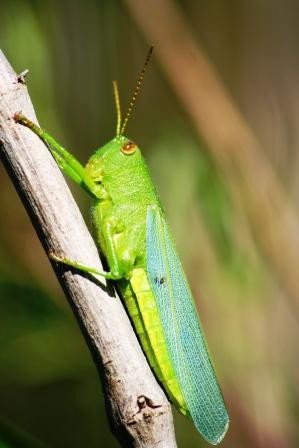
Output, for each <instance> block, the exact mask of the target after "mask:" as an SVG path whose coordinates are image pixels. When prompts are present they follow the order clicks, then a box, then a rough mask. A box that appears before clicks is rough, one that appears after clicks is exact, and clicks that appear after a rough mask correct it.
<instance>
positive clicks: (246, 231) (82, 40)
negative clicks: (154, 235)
mask: <svg viewBox="0 0 299 448" xmlns="http://www.w3.org/2000/svg"><path fill="white" fill-rule="evenodd" d="M0 17H1V27H0V44H1V48H2V50H3V51H4V52H5V54H6V56H7V57H8V59H9V60H10V62H11V63H12V65H13V66H14V68H15V70H16V71H17V72H21V71H23V70H24V69H26V68H28V69H29V70H30V73H29V75H28V77H27V84H28V88H29V93H30V95H31V98H32V101H33V104H34V105H35V108H36V112H37V115H38V119H39V122H40V123H41V125H43V126H44V127H46V128H47V130H49V131H50V132H51V133H52V134H53V135H54V136H55V137H56V138H57V139H58V140H59V141H60V142H61V143H63V144H64V145H65V146H66V147H68V148H69V149H71V151H72V152H73V153H74V154H75V155H76V156H77V157H78V158H79V159H80V160H82V162H84V161H86V160H87V158H88V157H89V155H90V154H91V152H92V151H94V150H95V148H97V147H99V146H101V145H102V144H104V143H105V142H107V141H108V140H109V139H111V138H112V137H113V136H114V133H115V125H116V116H115V109H114V102H113V95H112V84H111V81H112V80H113V79H117V80H118V82H119V88H120V93H121V100H122V106H123V109H126V107H127V104H128V101H129V97H130V95H131V93H132V90H133V88H134V86H135V83H136V79H137V76H138V73H139V71H140V69H141V67H142V64H143V61H144V59H145V56H146V53H147V51H148V48H149V46H150V44H154V45H155V52H154V54H153V58H152V60H151V63H150V66H149V68H148V73H147V75H146V78H145V82H144V87H143V91H142V93H141V95H140V97H139V98H138V100H137V104H136V109H135V111H134V113H133V115H132V117H131V119H130V121H129V123H128V127H127V131H126V134H127V136H128V137H131V138H132V139H133V140H134V141H136V142H137V143H138V144H139V146H140V147H141V148H142V149H143V151H144V155H145V157H146V159H147V160H148V162H149V165H150V169H151V172H152V175H153V178H154V180H155V182H156V184H157V186H158V190H159V192H160V194H161V197H162V201H163V203H164V204H165V207H166V211H167V216H168V218H169V222H170V225H171V227H172V229H173V233H174V234H175V238H176V241H177V245H178V248H179V252H180V254H181V256H182V259H183V261H184V265H185V268H186V272H187V275H188V278H189V279H190V283H191V287H192V289H193V291H194V296H195V298H196V301H197V305H198V308H199V310H200V315H201V319H202V321H203V323H204V327H205V331H206V334H207V338H208V341H209V346H210V350H211V352H212V354H213V359H214V362H215V365H216V370H217V372H218V375H219V378H220V382H221V385H222V387H223V392H224V396H225V399H226V402H227V405H228V409H229V413H230V416H231V427H230V430H229V432H228V434H227V436H226V438H225V440H224V442H223V445H222V446H223V447H224V448H225V447H227V448H228V447H230V448H237V447H238V448H239V447H241V446H242V447H244V448H247V447H248V448H249V447H250V448H262V447H267V448H274V447H275V448H276V447H277V448H281V447H283V448H288V447H297V446H299V427H298V423H299V401H298V398H299V387H298V384H299V357H298V335H299V328H298V317H299V313H298V305H299V274H298V266H299V242H298V239H299V238H298V237H299V217H298V211H299V210H298V198H299V175H298V167H299V152H298V144H299V131H298V129H299V127H298V112H299V89H298V85H299V3H298V2H296V1H294V0H285V1H279V0H271V1H270V0H268V1H264V2H261V1H259V0H251V1H250V2H248V1H246V0H238V1H236V0H231V1H215V0H214V1H213V0H193V1H192V0H184V1H183V0H180V1H178V0H177V1H175V0H163V1H162V2H161V1H160V2H159V1H158V0H148V1H146V2H142V1H138V0H123V1H115V0H101V1H99V0H98V1H95V0H94V1H93V0H85V1H84V2H79V1H70V0H66V1H63V2H59V1H57V0H56V1H49V0H43V1H41V0H31V1H29V0H13V1H11V0H6V1H5V0H0ZM70 187H71V189H72V191H73V193H74V195H75V197H76V200H77V202H78V203H79V205H80V207H81V209H82V212H83V214H84V216H85V217H86V222H87V223H88V224H89V215H88V208H89V201H88V198H87V196H86V195H84V193H82V192H81V191H80V190H79V189H78V188H76V187H75V186H73V185H70ZM0 188H1V193H0V201H1V203H0V207H1V219H0V344H1V346H0V347H1V348H0V447H1V448H4V447H5V448H8V447H10V448H12V447H13V448H15V447H20V448H22V447H32V448H34V447H57V448H59V447H73V448H75V447H88V448H93V447H100V446H103V447H116V446H118V444H117V442H116V440H115V439H114V437H113V436H112V435H111V434H110V432H109V428H108V424H107V420H106V416H105V412H104V406H103V397H102V392H101V385H100V384H99V380H98V376H97V373H96V369H95V367H94V365H93V362H92V360H91V357H90V354H89V352H88V349H87V347H86V346H85V344H84V341H83V338H82V336H81V334H80V331H79V328H78V327H77V324H76V322H75V319H74V317H73V315H72V313H71V311H70V309H69V307H68V305H67V303H66V300H65V298H64V296H63V294H62V291H61V290H60V287H59V285H58V282H57V280H56V278H55V276H54V274H53V272H52V270H51V268H50V264H49V262H48V260H47V258H46V256H45V254H44V253H43V251H42V248H41V245H40V242H39V241H38V239H37V237H36V235H35V233H34V231H33V228H32V226H31V223H30V221H29V219H28V217H27V216H26V214H25V211H24V209H23V206H22V204H21V202H20V200H19V199H18V197H17V194H16V192H15V190H14V188H13V186H12V184H11V182H10V180H9V178H8V176H7V174H6V173H5V171H4V169H3V167H2V166H0ZM174 413H175V425H176V433H177V439H178V446H179V447H207V446H208V445H207V444H206V443H205V442H204V441H203V440H202V438H201V437H200V436H199V435H198V434H197V433H196V431H195V430H194V428H193V426H192V425H191V424H190V423H189V422H188V421H187V420H186V419H184V418H183V417H181V416H179V415H178V414H177V413H176V412H175V411H174Z"/></svg>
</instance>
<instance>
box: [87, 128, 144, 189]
mask: <svg viewBox="0 0 299 448" xmlns="http://www.w3.org/2000/svg"><path fill="white" fill-rule="evenodd" d="M140 159H141V151H140V149H139V148H138V146H137V145H136V143H134V142H132V140H129V139H128V138H127V137H124V136H123V135H118V136H116V137H115V138H114V139H112V140H110V142H108V143H106V145H104V146H102V147H101V148H100V149H98V150H97V151H96V152H95V153H94V154H93V155H92V156H91V157H90V159H89V160H88V162H87V164H86V167H85V169H86V171H87V172H88V174H89V175H90V177H91V178H92V179H93V180H94V181H95V182H99V183H100V182H102V180H103V176H104V175H105V176H107V175H108V176H109V175H110V174H111V176H113V175H116V174H117V173H119V172H120V171H123V170H124V171H125V170H127V169H128V168H130V167H133V166H135V164H136V162H137V163H138V161H140Z"/></svg>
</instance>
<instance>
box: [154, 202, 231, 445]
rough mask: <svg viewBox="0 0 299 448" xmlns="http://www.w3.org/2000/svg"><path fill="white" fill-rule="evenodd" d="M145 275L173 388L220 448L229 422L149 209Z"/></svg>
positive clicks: (167, 239)
mask: <svg viewBox="0 0 299 448" xmlns="http://www.w3.org/2000/svg"><path fill="white" fill-rule="evenodd" d="M146 263H147V274H148V278H149V282H150V285H151V287H152V290H153V293H154V296H155V299H156V302H157V307H158V311H159V315H160V319H161V323H162V328H163V332H164V336H165V339H166V343H167V348H168V351H169V356H170V359H171V361H172V363H173V367H174V371H175V373H176V376H177V379H178V382H179V384H180V387H181V390H182V393H183V395H184V398H185V401H186V403H187V407H188V411H189V413H190V416H191V418H192V420H193V422H194V424H195V426H196V428H197V429H198V431H199V432H200V433H201V434H202V435H203V436H204V437H205V438H206V439H207V440H208V441H209V442H210V443H212V444H217V443H219V442H220V441H221V440H222V439H223V437H224V435H225V433H226V431H227V428H228V424H229V419H228V415H227V411H226V408H225V404H224V401H223V397H222V394H221V391H220V388H219V385H218V382H217V379H216V376H215V372H214V369H213V367H212V364H211V361H210V358H209V353H208V350H207V346H206V342H205V337H204V334H203V331H202V329H201V325H200V322H199V319H198V315H197V312H196V308H195V305H194V302H193V298H192V295H191V292H190V288H189V285H188V283H187V280H186V277H185V274H184V272H183V269H182V265H181V262H180V260H179V257H178V255H177V253H176V249H175V246H174V243H173V241H172V238H171V236H170V234H169V230H168V226H167V224H166V222H165V219H164V217H163V216H162V214H161V212H160V210H159V209H158V208H157V207H155V206H149V207H148V211H147V226H146Z"/></svg>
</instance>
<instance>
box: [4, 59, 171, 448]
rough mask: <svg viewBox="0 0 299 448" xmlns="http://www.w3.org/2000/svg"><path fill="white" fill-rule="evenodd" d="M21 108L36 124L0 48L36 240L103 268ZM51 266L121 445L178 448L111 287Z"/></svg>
mask: <svg viewBox="0 0 299 448" xmlns="http://www.w3.org/2000/svg"><path fill="white" fill-rule="evenodd" d="M19 111H21V112H22V113H23V114H24V115H26V116H27V117H28V118H30V119H31V120H33V121H35V122H37V120H36V116H35V113H34V110H33V106H32V104H31V101H30V98H29V95H28V92H27V88H26V85H25V80H24V76H23V74H21V75H19V76H18V75H17V74H16V73H15V72H14V70H13V69H12V67H11V66H10V64H9V63H8V61H7V60H6V58H5V56H4V55H3V53H1V51H0V154H1V158H2V161H3V163H4V165H5V167H6V168H7V170H8V172H9V174H10V176H11V179H12V181H13V183H14V185H15V187H16V189H17V192H18V194H19V195H20V197H21V199H22V201H23V203H24V205H25V207H26V209H27V212H28V213H29V215H30V218H31V220H32V223H33V225H34V227H35V229H36V231H37V233H38V235H39V238H40V240H41V243H42V245H43V247H44V249H45V251H46V253H49V252H50V251H53V252H54V253H57V254H64V255H66V254H67V256H68V257H69V258H71V259H74V260H80V261H82V262H84V263H86V264H88V265H92V266H95V267H97V268H98V269H102V266H101V263H100V259H99V256H98V252H97V249H96V247H95V244H94V242H93V240H92V238H91V236H90V234H89V232H88V230H87V228H86V225H85V223H84V221H83V219H82V216H81V214H80V211H79V209H78V207H77V205H76V203H75V201H74V199H73V197H72V195H71V193H70V191H69V189H68V187H67V184H66V182H65V180H64V178H63V176H62V173H61V172H60V170H59V169H58V167H57V165H56V163H55V161H54V159H53V158H52V156H51V154H50V152H49V151H48V149H47V148H46V147H45V145H44V144H43V143H42V142H41V141H40V140H39V138H38V137H37V136H36V135H34V134H33V133H32V132H31V131H30V130H28V129H26V128H24V127H23V126H21V125H18V124H16V123H15V122H14V119H13V116H14V114H15V113H16V112H19ZM53 269H54V270H55V273H56V275H57V277H58V279H59V282H60V283H61V286H62V288H63V289H64V291H65V294H66V296H67V298H68V301H69V303H70V306H71V307H72V309H73V312H74V314H75V316H76V318H77V321H78V323H79V326H80V329H81V331H82V333H83V334H84V337H85V339H86V342H87V344H88V346H89V348H90V351H91V353H92V356H93V359H94V362H95V364H96V367H97V369H98V371H99V373H100V377H101V379H102V385H103V390H104V394H105V401H106V407H107V412H108V418H109V422H110V426H111V428H112V431H113V433H114V434H115V436H116V437H117V439H118V440H119V442H120V444H121V445H122V446H123V447H138V448H139V447H140V448H145V447H146V448H149V447H155V448H166V447H167V448H173V447H176V442H175V436H174V429H173V421H172V414H171V408H170V404H169V402H168V401H167V399H166V397H165V394H164V392H163V391H162V389H161V388H160V386H159V385H158V383H157V382H156V380H155V378H154V376H153V374H152V372H151V370H150V368H149V366H148V364H147V362H146V360H145V357H144V355H143V353H142V350H141V348H140V346H139V344H138V341H137V339H136V336H135V334H134V332H133V329H132V327H131V324H130V321H129V319H128V316H127V315H126V312H125V310H124V308H123V306H122V303H121V301H120V300H119V298H118V297H117V296H116V295H115V293H114V291H113V288H112V287H110V286H109V287H107V286H106V284H105V283H104V282H103V283H100V282H99V283H97V282H96V281H95V280H93V279H92V278H89V277H88V276H84V275H82V274H81V273H78V272H76V271H75V270H72V269H70V268H69V267H66V266H63V265H60V266H57V265H56V264H53Z"/></svg>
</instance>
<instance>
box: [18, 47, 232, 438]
mask: <svg viewBox="0 0 299 448" xmlns="http://www.w3.org/2000/svg"><path fill="white" fill-rule="evenodd" d="M151 52H152V48H151V49H150V51H149V54H148V56H147V59H146V61H145V64H144V67H143V70H142V71H141V74H140V76H139V79H138V82H137V86H136V89H135V92H134V94H133V97H132V100H131V103H130V106H129V108H128V112H127V115H126V117H125V119H124V121H123V123H122V119H121V110H120V102H119V95H118V89H117V84H116V83H115V82H114V84H113V85H114V95H115V102H116V109H117V130H116V137H115V138H113V139H112V140H111V141H110V142H108V143H107V144H106V145H104V146H103V147H101V148H100V149H98V150H97V151H96V152H95V154H93V155H92V156H91V157H90V159H89V160H88V162H87V164H86V166H85V167H83V166H82V165H81V164H80V162H79V161H78V160H77V159H76V158H75V157H73V155H72V154H70V153H69V152H68V151H67V150H66V149H64V148H63V147H62V146H60V145H59V144H58V143H57V142H56V141H55V140H54V139H53V138H52V137H51V136H50V135H49V134H48V133H47V132H46V131H44V130H43V129H40V128H39V127H38V126H37V125H35V124H34V123H33V122H32V121H30V120H28V119H27V118H26V117H24V116H23V115H22V114H20V113H17V114H16V115H15V120H16V121H17V122H18V123H20V124H22V125H24V126H27V127H28V128H30V129H31V130H32V131H33V132H34V133H35V134H37V135H38V136H39V137H40V138H41V139H42V140H43V141H44V142H45V143H46V144H47V146H48V147H49V149H50V151H51V153H52V155H53V157H54V158H55V160H56V162H57V164H58V166H59V167H60V168H61V170H62V171H63V172H64V173H65V174H67V175H68V176H69V177H70V178H71V179H72V180H73V181H74V182H76V183H77V184H79V185H80V186H81V187H82V188H83V189H84V190H86V191H87V192H88V193H89V194H90V195H91V196H92V198H93V206H92V222H93V226H94V234H95V239H96V243H97V245H98V247H99V249H100V250H101V251H102V253H103V254H104V255H105V257H106V259H107V263H108V266H109V272H101V271H98V270H97V269H95V268H93V267H92V266H86V265H85V264H84V263H82V262H81V261H80V262H79V261H74V260H70V259H68V258H62V257H59V256H57V255H56V254H50V257H51V258H52V259H53V260H55V261H56V262H58V263H64V264H66V265H69V266H72V267H74V268H76V269H78V270H80V271H83V272H87V273H90V274H92V275H99V276H103V277H105V278H107V279H112V280H114V281H115V282H116V286H117V288H118V290H119V292H120V295H121V297H122V299H123V301H124V303H125V306H126V308H127V311H128V313H129V315H130V317H131V320H132V322H133V325H134V327H135V331H136V333H137V335H138V338H139V340H140V343H141V345H142V348H143V350H144V352H145V354H146V356H147V359H148V361H149V364H150V365H151V367H152V369H153V371H154V372H155V374H156V376H157V378H158V380H159V381H160V382H161V383H162V385H163V387H164V390H165V392H166V394H167V395H168V397H169V399H170V401H171V402H172V403H173V404H174V405H175V406H176V408H177V409H178V410H179V411H180V412H181V413H182V414H184V415H186V416H187V417H189V418H190V419H191V420H193V422H194V424H195V426H196V428H197V429H198V431H199V432H200V433H201V434H202V435H203V437H204V438H205V439H206V440H208V441H209V442H210V443H212V444H217V443H219V442H220V441H221V440H222V439H223V437H224V435H225V433H226V431H227V428H228V424H229V419H228V414H227V411H226V408H225V404H224V401H223V397H222V394H221V391H220V388H219V385H218V382H217V379H216V376H215V373H214V370H213V367H212V364H211V361H210V357H209V353H208V349H207V345H206V342H205V338H204V334H203V331H202V329H201V324H200V321H199V318H198V315H197V312H196V308H195V305H194V302H193V298H192V295H191V292H190V288H189V285H188V282H187V280H186V277H185V274H184V272H183V269H182V265H181V262H180V260H179V257H178V255H177V252H176V249H175V246H174V243H173V240H172V237H171V235H170V232H169V229H168V225H167V223H166V219H165V216H164V211H163V208H162V206H161V203H160V199H159V197H158V194H157V191H156V188H155V187H154V185H153V182H152V180H151V177H150V174H149V170H148V167H147V165H146V162H145V160H144V159H143V157H142V154H141V151H140V149H139V147H138V146H137V145H136V144H135V143H134V142H133V141H132V140H130V139H128V138H127V137H125V136H124V131H125V128H126V124H127V121H128V118H129V116H130V113H131V111H132V107H133V104H134V102H135V100H136V97H137V94H138V92H139V90H140V86H141V83H142V80H143V77H144V73H145V69H146V66H147V64H148V61H149V58H150V55H151Z"/></svg>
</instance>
